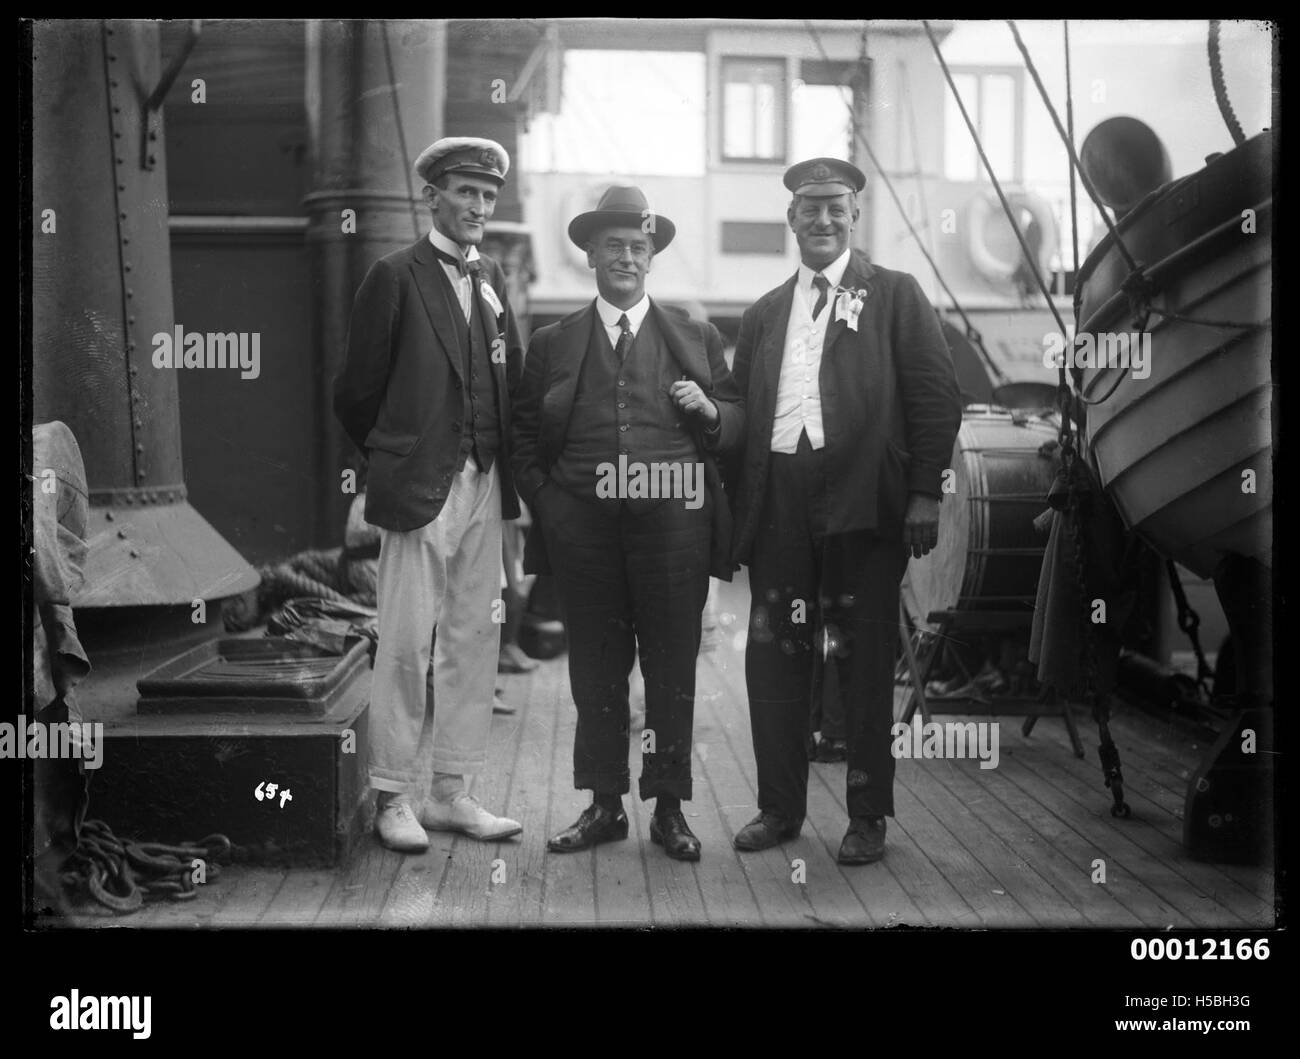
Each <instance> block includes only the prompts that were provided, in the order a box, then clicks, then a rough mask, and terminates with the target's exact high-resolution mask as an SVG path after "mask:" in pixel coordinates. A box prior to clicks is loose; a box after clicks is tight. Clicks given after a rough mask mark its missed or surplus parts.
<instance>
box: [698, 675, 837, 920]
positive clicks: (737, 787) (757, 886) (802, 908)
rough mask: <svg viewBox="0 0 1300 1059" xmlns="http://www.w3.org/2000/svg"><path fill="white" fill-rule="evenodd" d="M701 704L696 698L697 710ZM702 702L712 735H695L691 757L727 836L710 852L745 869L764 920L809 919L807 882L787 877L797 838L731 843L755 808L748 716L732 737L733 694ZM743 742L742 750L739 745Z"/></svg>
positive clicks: (734, 722)
mask: <svg viewBox="0 0 1300 1059" xmlns="http://www.w3.org/2000/svg"><path fill="white" fill-rule="evenodd" d="M700 705H701V704H700V703H698V702H697V704H696V709H697V711H698V710H699V708H700ZM703 706H704V708H705V710H706V715H708V716H711V717H712V719H713V723H714V726H715V728H716V730H717V738H716V739H714V740H712V741H710V742H704V743H702V742H701V741H700V740H699V739H698V738H697V739H696V759H697V762H698V764H699V768H700V771H701V772H703V774H704V776H705V778H706V780H707V782H708V784H709V787H710V790H711V792H712V794H713V797H714V798H715V799H716V800H717V803H718V807H719V815H720V816H721V818H722V820H723V821H724V823H725V826H726V831H727V837H728V842H727V846H726V847H725V848H724V849H721V850H718V851H717V853H716V854H715V855H720V856H725V857H731V858H732V859H733V860H734V861H735V862H736V863H737V864H738V865H739V867H740V869H741V870H742V871H743V872H744V874H745V878H746V879H747V880H748V881H749V886H750V890H751V892H752V893H753V895H754V900H755V902H756V904H757V905H758V910H759V914H760V915H761V916H762V919H763V923H764V924H766V925H768V926H781V927H793V926H808V925H811V924H814V923H815V922H816V919H815V917H816V912H815V910H814V908H813V905H812V903H811V901H810V900H809V897H808V895H807V893H806V888H801V887H800V886H799V885H798V884H797V883H794V882H792V881H791V874H792V871H793V869H792V865H791V862H792V861H793V860H794V859H795V858H796V857H804V856H805V854H804V852H803V850H802V848H801V843H802V841H803V840H802V839H800V840H799V841H796V842H787V843H785V844H784V845H781V846H776V847H775V848H773V849H766V850H762V851H761V852H757V853H740V852H739V851H737V850H736V849H735V848H734V847H733V846H732V845H731V839H733V838H734V837H735V834H736V832H737V831H739V830H740V829H741V828H742V827H744V826H745V824H747V823H749V821H750V820H752V819H753V818H754V816H755V814H756V813H757V811H758V809H757V805H756V798H755V794H754V788H753V786H752V784H751V780H750V777H751V776H752V775H753V771H754V766H753V753H752V750H750V749H749V739H748V734H749V722H748V719H747V718H746V720H745V727H744V729H743V731H744V736H743V737H742V738H737V737H736V733H735V731H734V729H735V727H737V717H736V711H735V696H734V695H725V696H723V697H721V698H718V699H715V700H706V701H705V702H704V703H703ZM729 729H731V730H729ZM742 744H743V746H744V748H745V749H744V750H743V751H742V750H741V749H740V746H741V745H742ZM701 747H703V753H702V754H701ZM701 758H702V760H701ZM703 855H704V856H708V851H707V850H705V851H704V854H703ZM805 859H806V857H805Z"/></svg>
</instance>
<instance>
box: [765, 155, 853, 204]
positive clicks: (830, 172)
mask: <svg viewBox="0 0 1300 1059" xmlns="http://www.w3.org/2000/svg"><path fill="white" fill-rule="evenodd" d="M785 186H786V187H787V188H789V189H790V190H791V191H793V192H794V193H795V194H796V195H813V196H826V195H844V194H849V195H856V194H857V193H858V192H859V191H861V190H862V189H863V188H864V187H866V186H867V178H866V177H865V176H864V175H863V173H862V170H861V169H859V168H858V167H857V166H855V165H850V164H849V163H848V162H845V161H842V160H841V159H839V158H810V159H808V161H806V162H796V163H795V164H794V165H792V166H791V167H790V168H789V169H787V170H786V171H785Z"/></svg>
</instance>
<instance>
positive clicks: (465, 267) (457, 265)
mask: <svg viewBox="0 0 1300 1059" xmlns="http://www.w3.org/2000/svg"><path fill="white" fill-rule="evenodd" d="M433 252H434V254H435V255H437V258H438V260H439V261H442V262H445V263H446V264H448V265H451V266H452V267H453V268H454V269H455V270H456V271H457V272H459V273H460V274H461V276H462V277H464V276H466V275H467V274H469V273H470V272H477V271H478V262H477V261H466V260H465V259H464V258H463V257H461V256H460V255H459V254H449V253H447V251H445V250H441V249H439V248H438V247H436V246H435V247H434V248H433Z"/></svg>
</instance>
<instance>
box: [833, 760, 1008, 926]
mask: <svg viewBox="0 0 1300 1059" xmlns="http://www.w3.org/2000/svg"><path fill="white" fill-rule="evenodd" d="M844 767H845V768H847V766H844ZM817 786H819V787H821V788H822V790H821V792H820V793H818V792H814V790H813V788H814V787H817ZM843 787H844V775H843V773H842V772H839V771H838V768H837V766H835V765H827V764H820V765H818V764H814V765H813V767H812V771H811V773H810V775H809V793H808V814H809V817H810V818H814V817H815V818H816V821H817V823H818V825H819V827H821V828H822V829H823V831H825V832H829V833H833V831H834V828H835V827H838V828H839V829H840V830H841V831H843V830H846V829H847V822H848V810H847V808H846V807H845V806H844V804H843V794H842V791H843ZM842 837H843V836H841V838H842ZM844 870H845V872H847V873H848V880H849V885H850V886H852V887H853V889H854V891H855V892H856V893H857V895H858V899H859V900H860V901H862V903H863V905H864V907H865V908H866V909H867V913H868V915H869V916H870V918H871V921H872V923H873V924H875V925H878V926H887V927H888V926H896V925H907V926H927V925H942V926H964V927H979V926H982V925H983V921H982V920H981V919H980V917H979V916H978V915H976V913H975V910H974V909H973V908H972V907H971V906H970V904H969V903H968V902H967V901H966V899H965V898H964V897H962V895H961V893H960V892H959V891H958V890H957V889H956V888H955V887H954V886H953V884H952V883H950V882H949V881H948V880H947V879H946V878H945V877H944V875H943V872H941V871H938V870H936V868H935V865H934V864H933V863H932V862H931V861H930V859H929V858H928V857H927V856H926V854H925V853H924V852H923V851H922V849H921V847H920V846H918V845H917V844H916V842H915V841H914V840H913V838H912V836H911V835H909V834H908V833H907V830H906V829H905V828H903V827H902V826H901V825H900V824H899V822H898V821H897V820H890V821H889V822H888V831H887V836H886V854H885V859H884V860H883V861H881V862H880V863H879V864H874V865H871V866H870V868H869V870H865V869H864V868H845V869H844Z"/></svg>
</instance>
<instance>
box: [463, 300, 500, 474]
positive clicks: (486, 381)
mask: <svg viewBox="0 0 1300 1059" xmlns="http://www.w3.org/2000/svg"><path fill="white" fill-rule="evenodd" d="M451 304H452V308H453V311H454V312H455V315H456V324H457V327H456V335H457V337H458V338H459V339H460V349H461V355H462V356H463V357H464V361H463V363H464V366H465V380H466V382H467V383H468V384H469V385H467V386H466V387H465V400H464V402H463V405H462V409H463V410H462V413H461V414H462V419H461V423H462V430H461V442H460V454H459V455H458V456H457V457H456V470H457V471H461V470H463V469H464V467H465V461H466V460H467V459H468V458H469V457H470V455H471V454H472V455H473V456H474V459H475V462H476V463H477V464H478V466H479V468H480V469H482V470H484V471H486V470H488V469H489V468H490V467H491V466H492V461H493V460H494V459H495V458H496V454H497V450H498V449H500V447H501V429H500V427H499V426H498V424H497V419H498V410H497V392H496V380H495V374H494V373H493V371H492V351H491V350H490V349H489V348H488V339H487V326H486V322H485V321H484V319H483V313H484V311H485V310H484V308H483V296H482V294H480V293H479V284H478V279H477V277H475V278H474V280H473V282H472V284H471V289H470V304H471V307H472V308H471V314H470V319H469V322H468V323H467V322H466V320H465V317H464V315H463V314H462V313H461V312H460V302H459V301H458V300H457V299H456V297H455V296H454V294H453V296H452V298H451Z"/></svg>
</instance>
